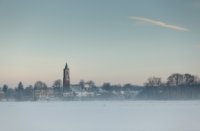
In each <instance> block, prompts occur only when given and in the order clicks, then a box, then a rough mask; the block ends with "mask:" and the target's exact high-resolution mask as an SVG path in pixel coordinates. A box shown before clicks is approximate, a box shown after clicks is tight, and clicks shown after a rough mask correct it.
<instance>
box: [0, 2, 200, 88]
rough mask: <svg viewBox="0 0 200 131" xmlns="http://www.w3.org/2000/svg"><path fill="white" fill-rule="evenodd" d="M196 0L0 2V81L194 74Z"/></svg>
mask: <svg viewBox="0 0 200 131" xmlns="http://www.w3.org/2000/svg"><path fill="white" fill-rule="evenodd" d="M199 13H200V0H98V1H97V0H84V1H83V0H17V1H16V0H0V86H2V85H3V84H7V85H9V86H11V87H16V86H17V84H18V83H19V81H22V82H23V84H24V85H25V86H26V85H27V86H28V85H30V84H31V85H34V83H35V82H36V81H38V80H41V81H43V82H45V83H47V85H48V86H51V85H52V83H53V81H54V80H56V79H62V75H63V68H64V66H65V64H66V62H67V63H68V66H69V68H70V78H71V83H72V84H75V83H78V82H79V81H80V80H85V81H87V80H93V81H95V83H96V84H97V85H101V84H103V83H104V82H110V83H112V84H121V85H123V84H125V83H131V84H135V85H142V84H143V83H144V82H145V81H146V80H147V79H148V78H149V77H151V76H157V77H161V78H162V80H163V81H165V80H166V78H167V77H168V76H169V75H170V74H172V73H176V72H177V73H191V74H193V75H197V76H200V17H199Z"/></svg>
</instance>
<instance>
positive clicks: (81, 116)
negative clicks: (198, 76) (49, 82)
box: [0, 101, 200, 131]
mask: <svg viewBox="0 0 200 131" xmlns="http://www.w3.org/2000/svg"><path fill="white" fill-rule="evenodd" d="M199 121H200V101H66V102H0V130H2V131H199V130H200V126H199Z"/></svg>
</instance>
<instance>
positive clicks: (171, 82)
mask: <svg viewBox="0 0 200 131" xmlns="http://www.w3.org/2000/svg"><path fill="white" fill-rule="evenodd" d="M78 86H79V87H80V91H81V92H93V93H94V94H95V95H94V96H95V97H97V96H98V97H101V98H102V97H105V98H110V97H123V98H127V99H130V98H134V99H144V98H145V99H178V98H186V99H187V98H198V99H200V80H199V78H198V77H197V76H194V75H191V74H179V73H174V74H171V75H170V76H169V77H168V78H167V80H166V82H162V80H161V78H160V77H150V78H149V79H148V80H147V82H146V83H144V86H135V85H132V84H125V85H123V86H121V85H112V84H110V83H104V84H103V85H102V86H96V85H95V83H94V82H93V81H87V82H85V81H83V80H81V81H80V82H79V84H78ZM72 88H73V86H72ZM0 89H1V91H2V92H3V94H0V98H6V99H7V100H8V99H15V100H36V99H37V96H38V95H41V93H43V94H47V93H49V90H50V91H51V92H50V93H51V95H52V96H54V97H57V98H59V97H60V98H61V97H63V91H62V81H61V80H55V81H54V82H53V84H52V86H51V87H48V86H47V85H46V84H45V83H44V82H42V81H37V82H35V84H34V86H32V85H30V86H27V87H24V86H23V83H22V82H19V84H18V86H17V87H16V88H14V89H13V88H9V87H8V86H7V85H3V87H2V88H0ZM50 93H49V94H50ZM74 96H75V93H74Z"/></svg>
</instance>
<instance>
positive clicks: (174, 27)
mask: <svg viewBox="0 0 200 131" xmlns="http://www.w3.org/2000/svg"><path fill="white" fill-rule="evenodd" d="M129 18H130V19H132V20H135V21H137V22H139V23H141V24H151V25H156V26H159V27H163V28H168V29H172V30H176V31H189V30H188V29H187V28H184V27H181V26H177V25H171V24H167V23H165V22H162V21H157V20H152V19H149V18H145V17H133V16H131V17H129Z"/></svg>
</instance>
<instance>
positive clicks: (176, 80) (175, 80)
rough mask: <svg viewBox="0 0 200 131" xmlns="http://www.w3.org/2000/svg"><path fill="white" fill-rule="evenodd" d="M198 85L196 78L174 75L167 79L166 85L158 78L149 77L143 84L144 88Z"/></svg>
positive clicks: (199, 81) (186, 75)
mask: <svg viewBox="0 0 200 131" xmlns="http://www.w3.org/2000/svg"><path fill="white" fill-rule="evenodd" d="M199 83H200V80H199V78H198V77H197V76H194V75H191V74H180V73H174V74H171V75H170V76H169V77H168V78H167V82H166V83H162V81H161V78H160V77H150V78H149V79H148V81H147V82H146V83H145V86H152V87H158V86H191V85H197V84H199Z"/></svg>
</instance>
